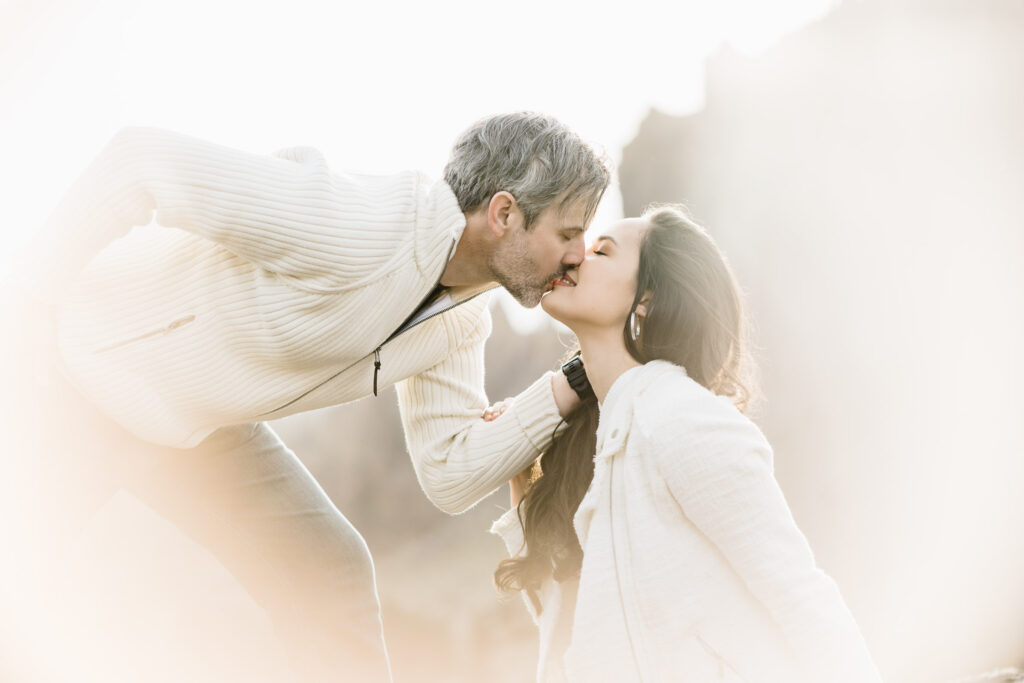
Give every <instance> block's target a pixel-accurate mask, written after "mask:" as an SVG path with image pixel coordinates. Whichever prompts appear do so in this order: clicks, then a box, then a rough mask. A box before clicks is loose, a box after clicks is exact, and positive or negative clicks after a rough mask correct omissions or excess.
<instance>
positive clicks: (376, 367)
mask: <svg viewBox="0 0 1024 683" xmlns="http://www.w3.org/2000/svg"><path fill="white" fill-rule="evenodd" d="M440 282H441V281H440V280H438V284H440ZM436 286H437V285H435V288H436ZM489 291H491V290H490V289H485V290H483V291H482V292H477V293H476V294H474V295H473V296H471V297H469V298H468V299H465V300H464V301H460V302H459V303H457V304H452V305H451V306H448V307H446V308H442V309H441V310H440V311H434V312H433V313H431V314H430V315H428V316H427V317H426V318H424V319H423V320H417V321H416V322H415V323H414V324H412V325H409V327H406V328H405V329H404V330H402V331H400V332H396V333H395V334H393V335H391V336H390V337H388V338H387V339H385V340H384V341H382V342H381V344H380V346H378V347H377V348H376V349H374V350H373V395H374V396H377V376H378V375H379V374H380V368H381V360H380V350H381V349H383V348H384V345H385V344H387V343H389V342H391V341H394V340H395V339H397V338H398V337H401V336H402V335H403V334H405V333H406V332H408V331H409V330H411V329H413V328H414V327H418V326H420V325H422V324H423V323H425V322H427V321H428V320H430V319H432V318H436V317H437V316H439V315H441V314H442V313H447V312H448V311H450V310H452V309H453V308H455V307H457V306H461V305H463V304H468V303H469V302H470V301H472V300H473V299H475V298H477V297H478V296H480V295H481V294H483V293H485V292H489ZM346 369H347V368H346ZM332 379H333V378H332Z"/></svg>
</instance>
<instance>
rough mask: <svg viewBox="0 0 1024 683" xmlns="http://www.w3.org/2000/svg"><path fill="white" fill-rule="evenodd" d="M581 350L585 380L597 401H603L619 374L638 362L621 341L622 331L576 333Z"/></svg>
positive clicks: (635, 365)
mask: <svg viewBox="0 0 1024 683" xmlns="http://www.w3.org/2000/svg"><path fill="white" fill-rule="evenodd" d="M577 339H578V340H579V342H580V349H581V350H582V352H583V367H584V368H585V369H586V371H587V380H588V381H589V382H590V386H591V387H592V388H593V389H594V394H595V395H596V396H597V401H598V403H604V399H605V396H607V395H608V391H609V390H610V389H611V388H612V384H614V383H615V380H617V379H618V378H619V375H621V374H622V373H624V372H625V371H626V370H629V369H631V368H635V367H637V366H639V365H641V363H638V362H637V360H636V359H635V358H633V356H631V355H629V351H627V350H626V345H625V344H624V343H623V341H622V332H621V331H615V332H614V333H607V332H606V333H604V334H585V335H579V334H578V335H577Z"/></svg>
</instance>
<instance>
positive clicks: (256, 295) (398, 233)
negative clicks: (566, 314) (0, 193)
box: [29, 128, 559, 512]
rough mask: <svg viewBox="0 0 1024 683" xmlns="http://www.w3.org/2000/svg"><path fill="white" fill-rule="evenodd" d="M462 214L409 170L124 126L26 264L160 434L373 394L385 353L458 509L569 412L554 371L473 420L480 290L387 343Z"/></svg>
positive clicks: (62, 337) (431, 475)
mask: <svg viewBox="0 0 1024 683" xmlns="http://www.w3.org/2000/svg"><path fill="white" fill-rule="evenodd" d="M154 211H155V222H154V223H152V224H150V223H151V221H152V220H153V217H154ZM132 226H145V227H136V228H135V229H134V230H132ZM464 228H465V217H464V215H463V214H462V212H461V210H460V209H459V205H458V201H457V200H456V198H455V196H454V195H453V194H452V192H451V190H450V188H449V187H448V186H447V185H446V184H445V183H443V182H438V183H434V184H430V183H429V182H428V181H427V180H426V179H425V178H424V177H423V176H421V175H420V174H418V173H415V172H405V173H399V174H396V175H392V176H366V175H353V174H344V173H336V172H332V171H331V170H330V169H328V167H327V164H326V162H325V160H324V158H323V156H322V155H321V154H320V153H319V152H317V151H316V150H314V149H310V148H292V149H287V150H283V151H281V152H278V153H277V154H275V155H273V156H265V155H255V154H249V153H245V152H240V151H237V150H233V149H229V148H226V147H222V146H219V145H214V144H210V143H207V142H204V141H201V140H197V139H194V138H190V137H187V136H183V135H178V134H175V133H171V132H167V131H161V130H151V129H138V128H132V129H125V130H122V131H121V132H119V133H118V134H117V135H116V136H115V137H114V138H113V139H112V140H111V142H110V143H109V144H108V145H107V146H106V147H105V148H104V150H103V151H102V152H101V153H100V155H99V157H98V158H97V159H96V160H95V161H94V162H93V163H92V165H91V166H90V167H89V168H88V169H87V171H86V172H85V173H84V174H83V175H82V176H81V178H79V180H78V181H76V183H75V185H74V186H73V187H72V188H71V190H70V191H69V192H68V194H67V195H66V196H65V198H64V199H63V200H62V202H61V203H60V205H59V206H58V208H57V210H56V211H55V213H54V215H53V216H52V217H51V218H50V220H49V221H48V223H47V225H46V226H45V228H44V230H43V232H42V233H41V235H40V236H39V239H38V240H37V241H36V243H35V245H34V255H35V258H33V259H31V269H32V272H31V274H30V276H29V279H30V280H31V281H32V282H33V283H34V288H35V289H36V290H37V291H40V292H43V293H44V295H45V296H48V297H49V298H50V299H51V300H52V301H54V302H55V303H57V304H58V306H59V308H58V315H57V329H58V333H57V339H58V344H59V348H60V352H61V357H62V358H63V361H64V364H65V369H66V372H67V374H68V376H69V378H70V379H71V381H72V382H74V383H75V384H76V386H78V387H79V388H80V389H81V390H82V392H83V393H84V394H85V395H86V396H88V397H89V398H90V399H91V400H92V401H93V402H94V403H95V404H96V405H97V406H99V407H100V408H101V409H102V410H104V412H106V413H107V414H108V415H110V417H112V418H113V419H114V420H116V421H117V422H119V423H120V424H121V425H122V426H124V427H125V428H126V429H127V430H129V431H130V432H132V433H134V434H135V435H137V436H139V437H141V438H143V439H145V440H148V441H152V442H154V443H159V444H165V445H170V446H175V447H190V446H194V445H196V444H198V443H199V442H200V441H202V440H203V439H204V438H205V437H207V436H208V435H209V434H210V433H212V432H213V431H214V430H216V429H217V428H219V427H221V426H225V425H230V424H236V423H244V422H251V421H257V420H267V419H273V418H278V417H283V416H286V415H290V414H293V413H296V412H300V411H304V410H311V409H315V408H321V407H325V406H329V405H334V404H338V403H343V402H346V401H352V400H355V399H358V398H362V397H364V396H367V395H369V394H371V393H372V389H373V385H374V352H375V350H378V349H379V356H380V361H381V369H380V373H379V378H378V379H379V386H380V387H381V388H383V387H386V386H388V385H390V384H395V383H397V390H398V397H399V405H400V408H401V413H402V419H403V423H404V426H405V431H406V437H407V442H408V447H409V450H410V453H411V454H412V457H413V463H414V465H415V467H416V472H417V475H418V477H419V479H420V483H421V484H422V486H423V487H424V490H425V491H426V492H427V494H428V495H429V496H430V498H431V499H432V500H433V501H434V502H435V504H437V505H438V506H439V507H441V508H442V509H445V510H448V511H453V512H455V511H461V510H464V509H466V508H467V507H469V506H470V505H472V504H473V503H475V502H476V501H477V500H479V499H480V498H482V497H483V496H485V495H487V494H488V493H489V492H490V491H491V490H493V489H494V488H495V487H497V486H498V485H500V484H501V483H502V482H504V481H506V480H507V479H509V478H510V477H511V476H512V475H513V474H515V473H516V472H518V471H519V470H520V469H522V468H523V467H524V466H525V465H526V464H527V463H529V462H530V461H531V460H532V459H534V458H535V457H537V455H538V453H539V449H540V448H541V447H542V446H543V445H544V443H545V442H546V440H547V439H548V438H549V437H550V434H551V433H552V431H553V429H554V428H555V426H556V425H557V424H558V422H559V416H558V412H557V408H556V406H555V403H554V397H553V394H552V391H551V387H550V377H548V376H545V377H542V378H540V379H539V380H538V381H537V382H535V383H534V384H533V385H532V386H530V387H529V388H528V389H526V390H525V391H524V392H523V393H522V394H520V395H519V396H518V397H517V398H516V400H515V402H514V403H513V405H512V406H511V408H510V409H509V410H508V412H507V413H506V414H505V415H503V416H502V418H501V419H499V420H496V421H494V422H489V423H488V422H484V421H483V420H481V419H480V416H481V413H482V411H483V409H484V408H485V407H486V405H487V397H486V395H485V393H484V388H483V375H484V365H483V350H484V343H485V341H486V339H487V336H488V334H489V333H490V329H491V326H490V317H489V313H488V311H487V307H486V304H487V295H486V294H484V295H483V296H475V295H477V294H480V293H481V291H482V289H479V288H478V289H476V290H468V289H456V290H453V291H452V295H453V298H455V299H456V300H457V301H467V302H466V303H463V304H462V305H459V306H457V307H455V308H453V309H451V310H449V311H447V312H444V313H442V314H440V315H437V316H435V317H433V318H430V319H429V320H426V321H425V322H423V323H421V324H419V325H418V326H416V327H414V328H412V329H411V330H409V331H408V332H406V333H404V334H402V335H400V336H398V337H397V338H395V339H392V340H390V341H387V343H384V342H385V340H387V339H388V337H389V336H390V335H391V334H392V333H393V332H394V331H395V330H396V329H397V328H398V327H399V326H400V325H401V323H402V322H403V321H404V320H405V319H406V318H407V317H408V316H409V314H410V313H411V312H412V311H414V310H415V309H416V308H417V307H418V306H419V304H420V303H421V301H422V300H423V299H424V298H425V297H426V296H427V294H428V293H429V292H430V291H431V290H432V289H433V288H434V286H435V284H436V283H437V282H438V281H439V279H440V276H441V273H442V272H443V271H444V268H445V266H446V265H447V260H448V258H449V257H450V254H451V250H452V248H453V245H454V244H455V242H456V241H457V240H458V238H459V237H460V236H461V234H462V230H463V229H464ZM474 296H475V298H473V297H474ZM469 299H472V300H469Z"/></svg>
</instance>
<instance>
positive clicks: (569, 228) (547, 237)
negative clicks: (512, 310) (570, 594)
mask: <svg viewBox="0 0 1024 683" xmlns="http://www.w3.org/2000/svg"><path fill="white" fill-rule="evenodd" d="M519 216H520V217H521V216H522V214H519ZM586 229H587V215H586V205H585V202H583V201H580V202H576V203H575V204H571V205H569V206H567V207H564V208H561V207H559V206H558V202H555V203H554V204H552V205H551V206H549V207H548V208H546V209H544V211H542V212H541V214H540V215H539V216H538V217H537V219H536V220H535V221H534V222H533V225H532V226H531V227H530V229H529V230H525V229H524V228H523V223H522V219H521V218H520V219H519V220H518V221H517V222H516V223H515V224H513V225H512V226H511V227H510V228H509V230H508V231H507V232H506V233H505V235H504V237H503V238H502V240H501V242H500V243H499V244H498V246H497V248H496V249H495V250H494V252H493V253H492V254H491V258H490V262H489V265H490V269H491V272H492V273H494V277H495V280H496V281H497V283H498V284H500V285H501V286H502V287H504V288H505V289H507V290H508V293H509V294H511V295H512V296H513V297H514V298H515V300H516V301H518V302H519V303H520V304H521V305H522V306H525V307H526V308H533V307H534V306H536V305H537V304H538V303H540V298H541V297H542V296H543V295H544V294H545V293H546V292H548V291H550V290H551V288H552V283H553V282H554V281H555V280H557V279H558V278H559V277H561V275H562V274H563V273H564V272H565V271H566V270H568V269H569V268H574V267H576V266H578V265H579V264H580V263H582V262H583V258H584V255H585V253H586V245H585V244H584V242H583V233H584V232H586Z"/></svg>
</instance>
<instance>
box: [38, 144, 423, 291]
mask: <svg viewBox="0 0 1024 683" xmlns="http://www.w3.org/2000/svg"><path fill="white" fill-rule="evenodd" d="M392 180H394V179H392ZM416 182H417V180H416V176H415V174H411V173H410V174H409V176H408V178H403V179H399V180H398V182H397V183H393V184H392V185H391V186H388V187H376V186H375V185H374V183H373V181H371V180H368V179H360V178H357V177H350V176H345V175H332V174H331V173H330V172H329V170H328V168H327V165H326V162H325V161H324V158H323V156H322V155H321V154H320V153H319V152H317V151H316V150H313V149H310V148H293V149H288V150H283V151H282V152H279V153H277V154H276V155H262V154H251V153H248V152H243V151H239V150H235V149H231V148H229V147H224V146H221V145H216V144H213V143H209V142H206V141H203V140H199V139H196V138H192V137H189V136H186V135H180V134H178V133H173V132H170V131H165V130H158V129H149V128H124V129H122V130H121V131H119V132H118V133H117V134H116V135H115V136H114V137H113V138H112V139H111V140H110V141H109V142H108V143H107V145H106V146H105V147H104V148H103V150H102V151H101V152H100V154H99V156H97V158H96V159H95V160H94V161H93V162H92V164H91V165H90V166H89V167H88V168H87V169H86V171H85V172H84V173H83V174H82V175H81V176H80V177H79V178H78V180H76V181H75V183H74V184H73V185H72V187H71V188H70V189H69V191H68V192H67V193H66V194H65V196H64V198H63V199H62V200H61V202H60V203H59V204H58V206H57V208H56V210H55V211H54V213H53V214H52V215H51V216H50V218H49V220H48V221H47V223H46V225H45V226H44V227H43V229H42V230H41V231H40V233H39V234H38V235H36V239H35V240H34V241H33V243H32V244H31V246H30V254H29V256H28V259H27V260H28V261H29V262H30V263H29V264H28V266H27V270H28V272H27V273H26V274H25V276H24V277H23V280H25V281H26V282H28V283H29V284H30V285H31V286H32V287H33V289H35V290H36V291H37V292H39V294H40V295H41V296H43V297H44V298H47V299H49V300H51V301H56V300H57V299H58V298H59V296H60V294H61V292H63V291H64V289H65V287H66V285H67V283H68V282H70V281H71V279H72V278H74V277H75V276H76V275H77V274H78V272H79V271H80V270H81V268H82V267H83V266H84V265H85V264H86V263H88V262H89V261H90V260H91V259H92V257H93V256H95V255H96V253H98V252H99V251H100V250H101V249H103V248H104V247H105V246H106V245H108V244H109V243H110V242H112V241H113V240H115V239H117V238H118V237H121V236H122V235H124V234H126V233H127V232H128V231H129V230H130V229H131V228H132V226H135V225H146V224H148V223H149V222H150V221H151V219H152V218H153V214H154V211H155V212H156V219H157V222H158V223H160V224H161V225H164V226H172V227H177V228H181V229H183V230H187V231H189V232H193V233H195V234H198V235H200V236H202V237H205V238H207V239H210V240H213V241H216V242H218V243H219V244H221V245H223V246H224V247H225V248H226V249H228V250H229V251H231V252H232V253H235V254H237V255H238V256H241V257H242V258H245V259H247V260H250V261H252V262H254V263H256V264H257V265H259V266H261V267H264V268H267V269H269V270H272V271H275V272H277V273H281V274H284V275H291V276H295V277H302V278H318V279H321V280H324V282H317V283H315V284H320V285H323V286H330V285H331V284H335V282H336V281H337V279H338V277H339V273H341V274H342V275H343V276H344V277H346V278H348V279H349V281H351V279H352V278H353V277H356V278H358V275H359V273H358V270H359V266H360V264H361V263H366V262H367V259H365V258H364V259H360V254H361V253H362V252H367V251H372V250H373V249H374V248H375V247H376V246H377V245H375V244H374V235H375V234H377V233H386V232H387V231H386V230H379V231H375V230H374V228H376V227H377V226H375V225H374V222H375V221H379V222H382V223H383V224H387V225H391V226H394V225H395V224H397V223H400V222H401V221H403V220H408V221H415V215H416V206H415V200H414V197H415V191H414V190H415V183H416ZM371 185H374V186H373V187H371ZM399 186H401V187H399ZM406 186H408V187H406ZM374 202H378V203H386V204H387V211H386V214H387V215H386V216H385V215H383V213H384V212H380V213H375V212H373V211H369V212H368V211H367V206H373V205H374ZM386 237H388V236H387V235H383V234H382V236H381V239H385V238H386ZM357 238H358V239H357ZM350 268H351V269H355V270H356V271H357V272H355V273H352V272H348V269H350ZM332 278H333V280H332Z"/></svg>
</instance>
